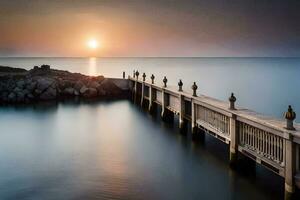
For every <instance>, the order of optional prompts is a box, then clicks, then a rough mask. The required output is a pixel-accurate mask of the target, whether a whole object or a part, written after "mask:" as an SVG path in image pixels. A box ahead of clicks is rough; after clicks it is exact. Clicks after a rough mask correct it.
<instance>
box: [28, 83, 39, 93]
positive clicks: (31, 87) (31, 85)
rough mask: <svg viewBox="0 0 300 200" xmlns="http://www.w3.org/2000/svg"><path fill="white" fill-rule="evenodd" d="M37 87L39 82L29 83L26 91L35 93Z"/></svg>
mask: <svg viewBox="0 0 300 200" xmlns="http://www.w3.org/2000/svg"><path fill="white" fill-rule="evenodd" d="M36 86H37V82H29V83H28V84H27V85H26V89H27V90H28V91H31V92H32V91H34V90H35V88H36Z"/></svg>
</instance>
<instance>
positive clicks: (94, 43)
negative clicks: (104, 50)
mask: <svg viewBox="0 0 300 200" xmlns="http://www.w3.org/2000/svg"><path fill="white" fill-rule="evenodd" d="M87 46H88V47H89V48H90V49H97V48H98V46H99V45H98V41H97V40H95V39H90V40H89V41H88V42H87Z"/></svg>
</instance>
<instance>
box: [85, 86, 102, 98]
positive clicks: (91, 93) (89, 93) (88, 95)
mask: <svg viewBox="0 0 300 200" xmlns="http://www.w3.org/2000/svg"><path fill="white" fill-rule="evenodd" d="M83 96H84V97H86V98H95V97H97V96H98V92H97V90H96V89H95V88H88V90H87V91H86V92H85V93H83Z"/></svg>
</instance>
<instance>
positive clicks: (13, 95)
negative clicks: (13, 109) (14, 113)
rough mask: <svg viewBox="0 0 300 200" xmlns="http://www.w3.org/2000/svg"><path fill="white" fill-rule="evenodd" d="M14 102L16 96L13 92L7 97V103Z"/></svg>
mask: <svg viewBox="0 0 300 200" xmlns="http://www.w3.org/2000/svg"><path fill="white" fill-rule="evenodd" d="M16 100H17V95H16V94H15V93H14V92H11V93H10V94H9V95H8V101H10V102H16Z"/></svg>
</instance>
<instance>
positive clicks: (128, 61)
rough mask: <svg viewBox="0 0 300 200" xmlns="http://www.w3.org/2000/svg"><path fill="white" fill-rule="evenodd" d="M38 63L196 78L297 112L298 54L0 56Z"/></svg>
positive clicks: (246, 102) (212, 92) (275, 111)
mask: <svg viewBox="0 0 300 200" xmlns="http://www.w3.org/2000/svg"><path fill="white" fill-rule="evenodd" d="M41 64H50V65H51V66H52V67H53V68H58V69H64V70H69V71H72V72H81V73H83V74H89V75H99V74H102V75H105V76H107V77H121V75H122V72H123V71H126V72H127V73H130V75H131V74H132V70H133V69H139V71H140V72H146V73H147V75H148V78H149V77H150V74H152V73H153V74H154V75H155V76H156V81H157V82H160V83H162V78H163V76H167V78H168V80H169V83H170V84H176V85H177V82H178V80H179V79H180V78H181V79H182V80H183V83H184V87H185V89H187V90H190V86H191V85H192V82H193V81H196V82H197V84H198V86H199V90H198V91H199V93H202V94H206V95H209V96H212V97H215V98H218V99H221V100H226V101H227V99H228V97H229V95H230V93H231V92H234V93H235V94H236V96H237V98H238V100H237V104H239V105H240V106H243V107H246V108H250V109H253V110H256V111H258V112H261V113H265V114H268V115H272V116H275V117H277V118H281V117H282V114H283V112H285V111H286V110H287V105H289V104H291V105H292V106H293V107H294V109H295V110H296V112H297V113H300V89H299V88H300V58H0V65H9V66H15V67H23V68H26V69H31V68H32V67H33V66H34V65H41ZM296 121H298V122H300V117H298V119H296Z"/></svg>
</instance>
